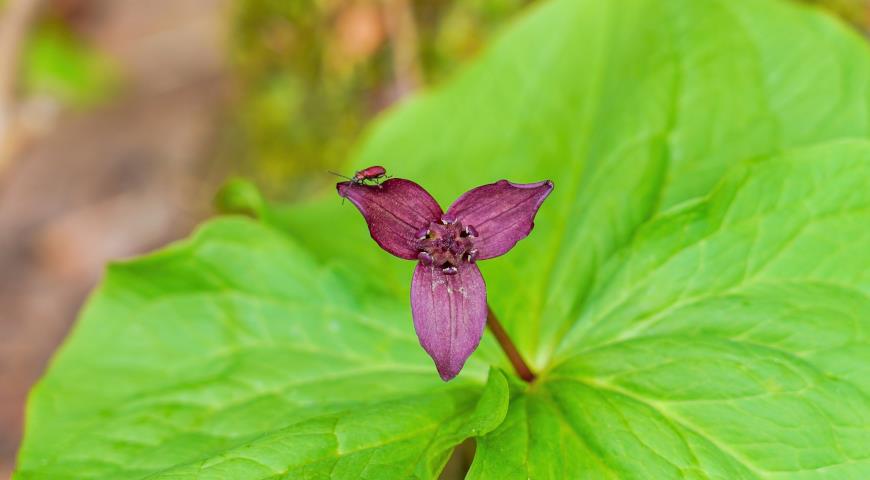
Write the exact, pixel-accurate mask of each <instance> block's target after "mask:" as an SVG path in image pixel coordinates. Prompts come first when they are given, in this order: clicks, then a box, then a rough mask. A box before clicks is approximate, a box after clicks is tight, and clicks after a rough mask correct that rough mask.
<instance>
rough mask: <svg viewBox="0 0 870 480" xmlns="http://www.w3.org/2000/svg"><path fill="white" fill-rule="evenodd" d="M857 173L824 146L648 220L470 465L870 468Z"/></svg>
mask: <svg viewBox="0 0 870 480" xmlns="http://www.w3.org/2000/svg"><path fill="white" fill-rule="evenodd" d="M868 183H870V142H868V141H863V140H862V141H843V142H838V143H832V144H823V145H819V146H815V147H809V148H804V149H799V150H796V151H793V152H790V153H786V154H783V155H782V156H779V157H777V158H772V159H760V160H758V161H755V162H751V163H749V164H748V165H746V166H744V167H741V168H739V169H738V170H737V171H736V172H734V173H733V174H732V175H730V176H729V177H728V178H727V179H726V180H725V181H724V182H723V183H722V184H721V185H720V186H719V187H718V188H716V189H715V191H714V192H713V193H712V194H711V195H710V197H708V198H705V199H704V200H702V201H700V202H698V203H694V204H691V205H687V206H685V207H682V208H677V209H674V210H672V211H670V212H668V213H665V214H662V215H661V216H659V217H657V218H656V219H654V220H653V221H651V222H649V223H648V224H647V225H645V226H644V227H643V228H641V229H640V230H639V231H638V232H637V233H636V235H635V236H634V239H633V241H632V242H631V243H630V244H629V245H628V246H627V247H626V248H624V249H623V250H622V251H621V252H620V254H619V255H617V256H616V257H614V258H613V259H611V261H609V262H608V263H607V265H606V268H605V269H604V270H603V272H604V273H602V275H601V276H600V278H599V280H600V282H599V283H598V286H597V287H596V289H595V290H594V291H593V293H592V294H591V295H590V296H589V298H588V303H587V305H588V306H587V307H586V308H585V309H584V311H583V313H582V316H581V318H580V319H579V321H578V322H577V323H576V324H575V326H574V328H573V330H572V331H571V333H570V334H569V335H568V336H567V337H565V339H564V341H563V342H562V345H561V348H560V349H559V354H558V355H557V356H556V360H555V362H554V366H553V367H551V368H549V369H548V370H547V371H546V372H545V373H544V378H543V379H542V381H541V382H540V383H539V384H537V385H535V386H533V387H532V389H531V390H530V391H529V393H528V395H526V396H524V397H522V398H520V399H515V401H514V402H513V403H512V405H511V410H510V413H509V415H508V420H507V421H506V422H505V423H504V424H502V426H501V427H500V428H499V430H498V431H496V432H494V433H493V434H492V435H490V436H488V437H486V439H485V440H484V442H483V444H482V445H481V448H480V449H479V453H478V456H477V458H476V460H475V465H474V469H473V473H474V474H475V475H472V477H473V478H576V477H578V476H579V475H581V474H582V475H587V476H592V477H613V478H635V477H636V478H680V477H684V478H696V477H697V478H705V477H706V478H723V479H724V478H727V479H731V478H772V477H781V478H810V477H817V476H819V477H820V476H830V477H832V478H856V479H857V478H867V476H868V474H870V368H868V365H870V325H868V319H870V268H868V265H870V249H868V247H870V228H868V225H870V189H868V188H867V187H868ZM526 459H527V460H526Z"/></svg>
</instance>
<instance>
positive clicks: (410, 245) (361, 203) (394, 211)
mask: <svg viewBox="0 0 870 480" xmlns="http://www.w3.org/2000/svg"><path fill="white" fill-rule="evenodd" d="M335 188H336V190H338V194H339V195H340V196H342V197H344V198H346V199H348V200H350V201H351V203H353V204H354V205H356V208H357V209H359V211H360V213H362V215H363V217H365V219H366V223H368V225H369V233H371V235H372V238H373V239H374V240H375V242H377V243H378V245H380V246H381V248H383V249H384V250H386V251H388V252H390V253H392V254H393V255H395V256H397V257H399V258H404V259H407V260H414V259H416V258H417V253H418V250H417V248H416V239H415V238H416V237H415V236H416V234H417V232H418V231H420V229H421V228H424V227H426V226H428V225H429V223H430V222H433V221H437V220H438V219H440V218H441V207H439V206H438V202H436V201H435V199H434V198H432V196H431V195H429V192H427V191H426V190H424V189H423V187H421V186H420V185H417V184H416V183H414V182H412V181H410V180H405V179H402V178H391V179H389V180H387V181H386V182H384V183H382V184H380V185H362V184H359V183H353V182H341V183H339V184H337V185H336V186H335Z"/></svg>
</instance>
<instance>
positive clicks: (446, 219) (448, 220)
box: [441, 214, 456, 225]
mask: <svg viewBox="0 0 870 480" xmlns="http://www.w3.org/2000/svg"><path fill="white" fill-rule="evenodd" d="M441 223H443V224H444V225H453V224H454V223H456V218H454V217H453V216H452V215H446V214H445V215H441Z"/></svg>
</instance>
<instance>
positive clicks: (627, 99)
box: [18, 0, 870, 479]
mask: <svg viewBox="0 0 870 480" xmlns="http://www.w3.org/2000/svg"><path fill="white" fill-rule="evenodd" d="M868 137H870V54H868V51H867V47H866V46H865V45H864V44H863V42H862V41H861V40H860V39H859V38H858V37H857V36H855V35H853V34H851V33H849V32H848V31H847V30H846V29H845V28H844V27H842V26H840V25H839V24H837V23H836V22H835V21H833V20H831V19H829V18H827V17H826V16H824V15H823V14H821V13H818V12H816V11H813V10H811V9H808V8H805V7H800V6H796V5H793V4H790V3H784V2H778V1H775V0H737V1H726V0H715V1H714V0H669V1H660V0H623V1H601V0H580V1H578V0H561V1H553V2H550V3H546V4H544V5H542V6H541V7H540V8H536V9H534V10H533V11H531V12H530V13H529V15H527V16H526V17H525V18H523V19H522V20H521V21H520V22H518V23H516V24H515V25H514V26H513V27H512V28H511V29H510V30H508V31H506V32H505V34H504V35H503V36H502V38H501V39H500V40H499V41H498V42H496V43H495V44H494V45H493V46H491V48H490V49H489V51H488V52H487V53H486V54H485V55H483V56H482V57H481V58H480V59H479V61H477V62H476V63H475V64H474V65H472V66H471V67H470V68H468V69H467V70H466V71H465V72H464V73H463V74H462V75H461V76H459V77H458V78H457V79H456V80H455V81H453V82H451V83H449V84H448V85H445V86H444V87H443V88H441V89H439V90H437V91H434V92H431V93H428V94H426V95H423V96H421V97H418V98H416V99H414V100H412V101H410V102H409V103H408V104H407V105H405V106H404V107H403V108H401V109H399V110H398V111H396V112H394V113H393V114H392V115H390V116H388V117H387V118H386V119H385V120H384V121H383V122H381V123H380V125H378V126H377V128H376V129H375V130H373V133H372V134H371V135H370V137H369V138H368V140H367V142H366V143H365V144H364V145H363V147H362V149H361V151H360V153H359V155H358V156H357V159H356V165H357V166H367V165H370V164H382V165H385V166H386V167H387V168H388V170H389V171H390V172H391V173H392V174H394V175H397V176H402V177H408V178H413V179H415V180H417V181H418V182H419V183H421V184H423V185H424V186H425V187H426V188H429V189H431V191H432V192H433V194H434V195H435V196H436V198H438V199H439V200H440V201H441V202H442V203H443V204H444V205H445V206H446V205H447V204H448V203H449V202H450V201H452V200H453V199H454V198H455V197H456V196H458V195H459V194H461V193H462V192H463V191H465V190H467V189H469V188H471V187H474V186H476V185H479V184H481V183H486V182H491V181H493V180H496V179H498V178H508V179H510V180H513V181H536V180H542V179H544V178H550V179H552V180H554V182H555V184H556V190H555V191H554V193H553V195H551V197H550V198H549V199H548V200H547V202H546V203H545V204H544V207H543V208H542V210H541V212H540V214H539V215H538V218H537V222H536V223H537V226H536V228H535V231H534V232H532V235H531V236H530V238H529V239H527V240H524V241H523V242H520V244H518V245H517V247H516V248H515V249H514V250H513V251H511V252H510V253H509V254H508V255H506V256H504V257H501V258H499V259H494V260H491V261H486V262H482V264H481V269H482V270H483V272H484V276H485V278H486V281H487V286H488V292H489V299H490V302H491V304H492V305H493V308H494V309H495V310H496V312H497V313H498V314H499V316H500V317H501V318H502V319H503V320H504V321H505V323H506V326H507V328H508V330H509V331H510V332H511V334H512V335H513V336H514V338H515V339H516V341H517V343H518V345H519V347H520V349H521V350H522V352H523V353H524V355H526V356H527V357H528V358H530V359H531V361H532V364H533V365H534V367H535V368H536V369H537V370H538V371H539V372H541V378H540V380H539V381H538V382H536V383H535V384H533V385H531V386H529V387H528V388H524V387H514V388H513V389H512V390H511V393H510V397H511V398H510V405H509V406H508V395H509V393H508V386H507V382H506V381H505V378H504V377H503V376H502V375H501V374H500V373H499V371H498V370H493V373H491V374H490V376H489V380H488V381H486V382H485V378H486V364H495V365H499V366H502V367H504V366H505V364H504V360H503V355H502V353H501V352H499V351H498V350H497V347H496V346H495V344H494V342H493V341H492V340H491V339H490V338H489V337H488V336H487V337H485V338H484V343H483V344H482V346H481V349H480V350H479V352H478V353H477V354H475V356H473V357H472V360H471V362H470V363H469V365H468V367H466V370H465V371H464V372H463V373H462V374H461V375H460V376H459V377H458V379H457V380H455V381H454V382H451V383H449V384H442V383H440V381H439V380H438V379H437V374H436V373H435V371H434V368H433V367H432V365H431V362H430V361H429V359H428V358H427V357H426V356H425V354H423V353H422V351H421V349H420V348H419V346H418V345H417V342H416V339H415V338H414V336H413V329H412V326H411V323H410V318H409V317H410V314H409V306H408V288H409V282H410V276H411V267H412V265H411V264H410V263H409V262H403V261H400V260H397V259H395V258H393V257H390V256H389V255H388V254H386V253H384V252H381V251H380V250H379V249H378V248H377V247H376V246H375V244H374V243H373V242H372V241H371V240H370V239H369V238H368V234H367V231H366V229H365V226H364V223H363V222H362V220H361V219H360V218H359V216H358V214H357V213H356V212H355V210H354V209H353V207H352V206H350V205H347V204H345V205H342V204H341V203H340V202H339V201H338V200H337V199H336V198H335V197H334V196H333V195H334V194H332V193H331V192H327V193H328V195H329V196H328V197H325V198H323V199H321V200H317V201H313V202H311V203H309V204H307V205H303V206H295V207H292V208H289V209H271V208H269V207H265V206H263V205H262V204H260V203H259V200H258V199H256V198H253V200H251V201H253V202H254V203H256V205H250V210H251V211H255V212H258V213H259V214H260V215H261V217H262V219H263V224H264V225H258V224H255V223H251V222H248V221H242V220H221V221H218V222H216V223H213V224H210V225H209V226H207V227H205V229H204V230H202V231H201V232H200V233H199V234H198V235H197V236H196V237H194V239H193V240H191V241H190V242H188V243H185V244H183V245H180V246H176V247H173V248H170V249H169V250H166V251H164V252H163V253H159V254H156V255H154V256H152V257H148V258H145V259H142V260H139V261H136V262H133V263H130V264H124V265H120V266H116V267H114V268H112V269H111V270H110V273H109V275H108V278H107V280H106V282H105V283H104V285H103V286H102V287H101V290H100V292H99V293H98V294H97V295H96V296H95V297H94V299H93V300H92V302H91V304H90V306H89V308H88V309H87V311H86V313H85V314H84V316H83V319H82V321H81V322H80V325H79V326H78V327H77V328H76V331H75V332H74V334H73V336H72V338H71V339H70V341H69V342H68V344H67V345H66V347H65V348H64V349H63V351H62V352H61V354H60V355H59V356H58V358H57V359H56V360H55V362H54V364H53V366H52V368H51V369H50V371H49V372H48V374H47V376H46V377H45V379H43V381H42V382H41V383H40V385H39V386H38V387H37V389H36V390H35V392H34V394H33V397H32V399H31V403H30V409H29V414H28V427H27V435H26V439H25V445H24V448H23V450H22V453H21V457H20V458H21V464H20V470H19V473H18V478H22V479H24V478H64V477H66V478H106V477H114V478H142V477H148V476H149V475H150V476H152V477H157V478H159V477H160V476H165V477H173V478H200V477H201V478H330V477H333V478H360V477H363V478H401V477H406V476H417V477H426V478H428V477H432V476H434V475H436V474H437V472H438V471H439V470H440V468H441V466H442V465H443V463H444V461H446V456H447V455H448V454H449V452H450V450H451V449H452V447H453V446H454V445H456V444H457V443H459V442H460V441H461V440H462V439H464V438H466V437H469V436H480V435H483V434H485V436H483V437H482V438H481V439H480V440H479V441H478V449H477V454H476V457H475V461H474V465H473V467H472V471H471V476H472V477H474V478H494V479H503V478H577V477H581V478H582V477H591V478H597V477H614V478H633V477H636V478H714V477H715V478H741V477H746V478H756V477H757V478H767V477H788V478H801V477H817V476H818V477H820V476H834V477H837V478H849V477H854V478H867V477H870V463H868V462H870V460H868V458H870V450H868V446H870V434H868V432H870V398H868V395H870V392H868V388H870V384H868V380H867V378H870V369H868V367H867V365H870V354H868V351H870V341H868V338H867V328H868V321H870V296H868V295H870V276H868V275H870V273H868V272H870V268H868V267H867V266H868V265H870V229H868V227H867V225H870V210H868V209H870V143H868V142H867V140H866V139H867V138H868ZM249 193H250V192H247V193H246V194H245V195H239V196H237V198H242V199H245V198H247V199H251V198H252V196H251V195H249ZM279 230H281V231H283V233H279ZM285 234H287V235H289V237H290V239H289V240H288V239H287V238H285ZM514 384H516V382H514ZM505 415H506V416H505ZM502 419H504V422H503V423H500V422H501V421H502ZM499 423H500V425H498V424H499ZM496 427H497V428H496ZM493 429H494V430H493ZM490 431H491V433H488V432H490Z"/></svg>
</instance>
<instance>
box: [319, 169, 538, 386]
mask: <svg viewBox="0 0 870 480" xmlns="http://www.w3.org/2000/svg"><path fill="white" fill-rule="evenodd" d="M336 188H337V190H338V194H339V195H340V196H342V197H344V198H347V199H348V200H350V201H351V203H353V204H354V205H355V206H356V207H357V209H359V211H360V213H362V215H363V217H364V218H365V220H366V223H367V224H368V227H369V233H370V234H371V236H372V238H373V239H374V240H375V242H377V244H378V245H380V246H381V248H383V249H384V250H386V251H387V252H389V253H391V254H393V255H395V256H397V257H399V258H403V259H406V260H416V261H417V267H416V269H415V270H414V276H413V278H412V280H411V313H412V316H413V318H414V329H415V330H416V332H417V337H418V338H419V339H420V344H421V345H422V346H423V349H425V350H426V352H427V353H428V354H429V356H430V357H432V359H433V360H434V362H435V366H436V368H437V369H438V373H439V374H440V375H441V378H442V379H444V380H445V381H447V380H450V379H452V378H453V377H455V376H456V375H457V374H458V373H459V371H460V370H461V369H462V367H463V365H465V361H466V360H467V359H468V357H469V356H471V354H472V353H473V352H474V350H475V349H476V348H477V346H478V344H479V343H480V339H481V337H482V336H483V330H484V327H485V326H486V317H487V311H488V306H487V301H486V284H485V283H484V281H483V276H482V275H481V274H480V270H479V269H478V268H477V261H478V260H486V259H489V258H494V257H498V256H500V255H504V254H505V253H507V252H508V251H509V250H510V249H511V248H513V246H514V245H516V243H517V242H518V241H520V240H522V239H523V238H525V237H526V236H527V235H528V234H529V233H530V232H531V231H532V228H533V227H534V218H535V214H536V213H537V212H538V209H539V208H540V206H541V204H542V203H543V202H544V200H545V199H546V198H547V196H548V195H549V194H550V192H551V191H552V190H553V182H551V181H549V180H545V181H542V182H537V183H527V184H518V183H511V182H509V181H507V180H499V181H498V182H495V183H491V184H488V185H483V186H480V187H477V188H474V189H472V190H469V191H468V192H466V193H464V194H463V195H462V196H460V197H459V198H458V199H457V200H456V201H455V202H453V204H452V205H450V207H449V208H448V209H447V212H443V211H442V210H441V207H440V206H439V205H438V202H436V201H435V199H434V198H432V196H431V195H429V192H427V191H426V190H425V189H423V187H421V186H419V185H417V184H416V183H414V182H412V181H410V180H405V179H401V178H391V179H389V180H387V181H385V182H383V183H381V184H380V185H378V186H371V185H360V184H359V183H356V182H353V181H348V182H341V183H338V184H337V185H336Z"/></svg>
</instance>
